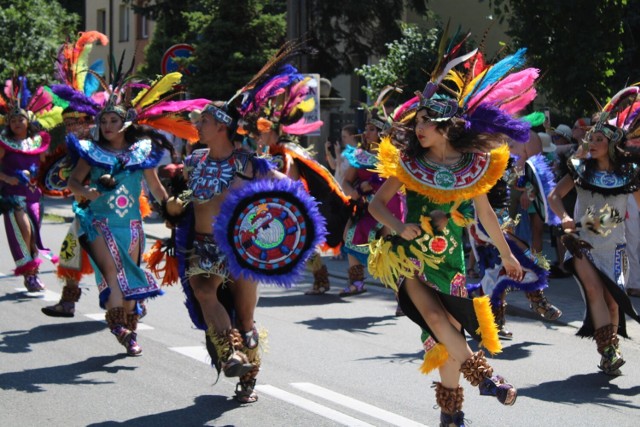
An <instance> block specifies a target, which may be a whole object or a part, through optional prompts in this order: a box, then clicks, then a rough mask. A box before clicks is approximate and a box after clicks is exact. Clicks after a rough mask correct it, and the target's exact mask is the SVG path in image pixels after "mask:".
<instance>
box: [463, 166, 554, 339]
mask: <svg viewBox="0 0 640 427" xmlns="http://www.w3.org/2000/svg"><path fill="white" fill-rule="evenodd" d="M510 160H511V161H510V162H509V163H510V164H513V158H511V159H510ZM530 162H531V163H530V164H532V165H533V164H534V162H535V164H536V165H538V168H539V169H540V170H539V175H540V176H544V177H545V178H544V179H546V180H547V182H548V188H549V191H550V189H551V188H552V186H553V185H554V183H553V174H552V173H551V170H550V169H549V167H548V166H547V165H546V163H545V162H544V159H542V158H541V157H540V156H534V157H532V158H531V159H530ZM515 175H516V173H515V171H514V170H513V168H512V167H510V166H508V167H507V170H506V171H505V174H504V175H503V176H502V178H501V179H499V180H498V182H497V183H496V185H495V186H493V187H492V188H491V190H490V191H489V193H487V197H488V199H489V203H490V204H491V206H492V208H493V209H494V211H495V213H496V217H497V218H498V222H499V223H500V226H501V228H502V231H503V233H504V238H505V240H506V241H507V243H508V244H509V247H510V249H511V252H513V254H514V255H515V257H516V258H517V259H518V261H519V262H520V264H521V266H522V269H523V270H524V276H523V279H522V280H520V281H517V280H513V279H512V278H510V277H509V276H507V275H506V274H505V271H504V269H503V265H502V260H501V259H500V253H499V251H498V248H497V247H496V246H495V245H494V244H493V242H492V240H491V238H490V237H489V236H488V235H487V232H486V230H485V228H484V227H483V226H482V224H481V223H479V222H478V220H477V219H478V218H477V217H476V221H475V222H474V223H473V224H471V225H470V226H469V227H468V229H469V235H470V242H471V247H472V249H473V251H474V253H475V254H476V259H478V267H479V270H480V277H482V279H481V280H480V282H479V283H477V284H474V285H467V290H468V291H469V294H471V295H474V296H481V295H488V296H489V298H490V299H491V310H492V312H493V315H494V317H495V320H496V325H497V326H498V335H499V336H500V338H502V339H506V340H510V339H512V338H513V333H512V332H511V331H509V330H508V329H507V328H506V326H505V325H506V316H505V312H506V308H507V303H506V301H505V299H506V296H507V293H509V292H512V291H516V290H520V291H524V292H525V293H526V294H527V295H529V294H533V293H534V292H536V291H542V290H543V289H544V288H546V287H548V276H549V272H548V261H547V260H546V259H545V258H544V257H543V256H542V255H541V254H540V253H537V252H532V251H531V249H530V248H529V245H528V244H527V243H526V242H524V241H523V240H521V239H519V238H518V237H517V236H516V234H515V225H516V222H517V219H516V220H513V219H511V218H510V217H509V201H510V197H509V186H510V184H509V182H510V181H511V180H514V179H515ZM546 194H548V192H547V193H546ZM544 197H546V195H545V196H544ZM554 216H555V215H554Z"/></svg>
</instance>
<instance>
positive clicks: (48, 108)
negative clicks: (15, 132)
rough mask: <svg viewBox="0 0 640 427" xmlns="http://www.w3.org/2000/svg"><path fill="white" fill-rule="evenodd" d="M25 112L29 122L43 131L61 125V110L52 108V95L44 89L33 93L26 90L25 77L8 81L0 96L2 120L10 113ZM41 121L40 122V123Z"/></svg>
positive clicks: (39, 88)
mask: <svg viewBox="0 0 640 427" xmlns="http://www.w3.org/2000/svg"><path fill="white" fill-rule="evenodd" d="M16 110H22V111H23V114H24V112H26V114H27V116H28V119H29V121H36V122H38V123H40V125H41V126H43V127H44V128H45V129H51V128H54V127H55V126H57V125H59V124H60V123H62V115H61V113H62V108H60V107H54V105H53V95H52V93H51V92H49V91H48V90H46V89H45V88H44V87H38V88H37V89H36V91H35V93H33V92H31V91H30V90H29V88H28V81H27V78H26V77H23V76H20V77H18V78H14V79H10V80H7V81H6V82H5V86H4V90H3V91H2V96H0V115H2V116H3V119H2V122H5V121H6V120H4V118H5V117H6V116H7V115H8V114H10V113H11V112H12V111H16ZM40 119H42V122H40Z"/></svg>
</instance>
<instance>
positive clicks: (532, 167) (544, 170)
mask: <svg viewBox="0 0 640 427" xmlns="http://www.w3.org/2000/svg"><path fill="white" fill-rule="evenodd" d="M524 175H525V179H526V183H527V192H528V193H529V198H530V199H531V203H532V204H533V207H534V208H535V210H536V212H537V213H538V215H540V218H542V220H543V221H544V222H545V223H546V224H549V225H556V224H559V223H560V222H559V219H558V217H557V216H556V215H555V214H554V213H553V211H552V210H551V208H550V207H549V204H548V202H547V197H548V196H549V194H550V193H551V190H553V188H554V187H555V182H554V179H553V172H552V171H551V168H550V167H549V165H548V164H547V162H546V161H545V159H544V157H543V156H542V155H541V154H537V155H535V156H533V157H530V158H529V159H527V161H526V162H525V168H524Z"/></svg>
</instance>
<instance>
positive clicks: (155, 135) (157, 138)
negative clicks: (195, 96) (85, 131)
mask: <svg viewBox="0 0 640 427" xmlns="http://www.w3.org/2000/svg"><path fill="white" fill-rule="evenodd" d="M96 126H100V125H99V124H97V125H96ZM99 134H100V137H99V138H98V144H100V145H102V146H105V147H108V146H109V141H107V140H106V139H105V137H104V136H103V135H102V131H100V132H99ZM147 138H149V139H150V140H151V142H153V143H154V144H157V145H160V146H161V147H162V148H164V149H166V150H169V152H170V153H171V156H172V157H173V155H174V154H175V149H174V147H173V144H171V143H170V142H169V140H168V139H167V137H166V136H164V135H163V134H161V133H160V132H158V131H157V130H155V129H152V128H150V127H147V126H141V125H131V126H129V127H128V128H127V129H125V131H124V140H125V141H126V142H127V144H128V145H132V144H134V143H135V142H136V141H139V140H141V139H147Z"/></svg>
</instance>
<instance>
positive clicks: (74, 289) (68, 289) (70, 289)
mask: <svg viewBox="0 0 640 427" xmlns="http://www.w3.org/2000/svg"><path fill="white" fill-rule="evenodd" d="M81 294H82V290H81V289H80V288H79V287H78V286H69V285H65V286H64V287H63V288H62V297H61V298H60V302H61V303H62V302H70V303H76V302H78V301H79V300H80V295H81Z"/></svg>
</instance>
